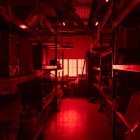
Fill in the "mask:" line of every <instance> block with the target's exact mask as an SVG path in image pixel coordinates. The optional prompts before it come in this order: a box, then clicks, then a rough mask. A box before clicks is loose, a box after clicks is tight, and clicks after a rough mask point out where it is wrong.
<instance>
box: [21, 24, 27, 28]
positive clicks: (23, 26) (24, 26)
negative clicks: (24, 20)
mask: <svg viewBox="0 0 140 140" xmlns="http://www.w3.org/2000/svg"><path fill="white" fill-rule="evenodd" d="M19 27H20V28H22V29H27V26H26V25H24V24H22V25H20V26H19Z"/></svg>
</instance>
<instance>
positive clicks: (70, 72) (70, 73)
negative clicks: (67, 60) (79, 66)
mask: <svg viewBox="0 0 140 140" xmlns="http://www.w3.org/2000/svg"><path fill="white" fill-rule="evenodd" d="M72 75H73V70H72V68H70V67H69V76H72Z"/></svg>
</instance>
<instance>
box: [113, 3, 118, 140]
mask: <svg viewBox="0 0 140 140" xmlns="http://www.w3.org/2000/svg"><path fill="white" fill-rule="evenodd" d="M116 4H117V1H116V0H113V9H112V21H114V20H115V17H116ZM112 23H113V22H112ZM112 27H113V25H112ZM114 51H115V31H114V30H113V33H112V99H115V89H114V88H115V80H114V71H113V65H114V64H115V52H114ZM112 137H113V140H117V136H116V114H115V111H112Z"/></svg>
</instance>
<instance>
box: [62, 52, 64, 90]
mask: <svg viewBox="0 0 140 140" xmlns="http://www.w3.org/2000/svg"><path fill="white" fill-rule="evenodd" d="M63 89H64V52H63V51H62V90H63Z"/></svg>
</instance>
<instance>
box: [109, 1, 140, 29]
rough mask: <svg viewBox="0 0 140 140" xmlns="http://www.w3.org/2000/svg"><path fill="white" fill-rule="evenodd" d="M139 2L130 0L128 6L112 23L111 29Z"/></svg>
mask: <svg viewBox="0 0 140 140" xmlns="http://www.w3.org/2000/svg"><path fill="white" fill-rule="evenodd" d="M139 3H140V0H132V1H131V2H130V3H129V4H128V6H126V8H125V9H124V11H123V12H122V13H121V15H120V16H118V17H117V18H116V19H115V20H114V21H113V24H112V29H113V30H114V29H115V28H116V27H117V26H118V25H119V24H120V23H121V22H122V21H123V19H124V18H125V17H126V16H127V15H128V14H129V13H130V12H131V11H132V10H133V9H134V8H135V7H136V6H137V5H138V4H139Z"/></svg>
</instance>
